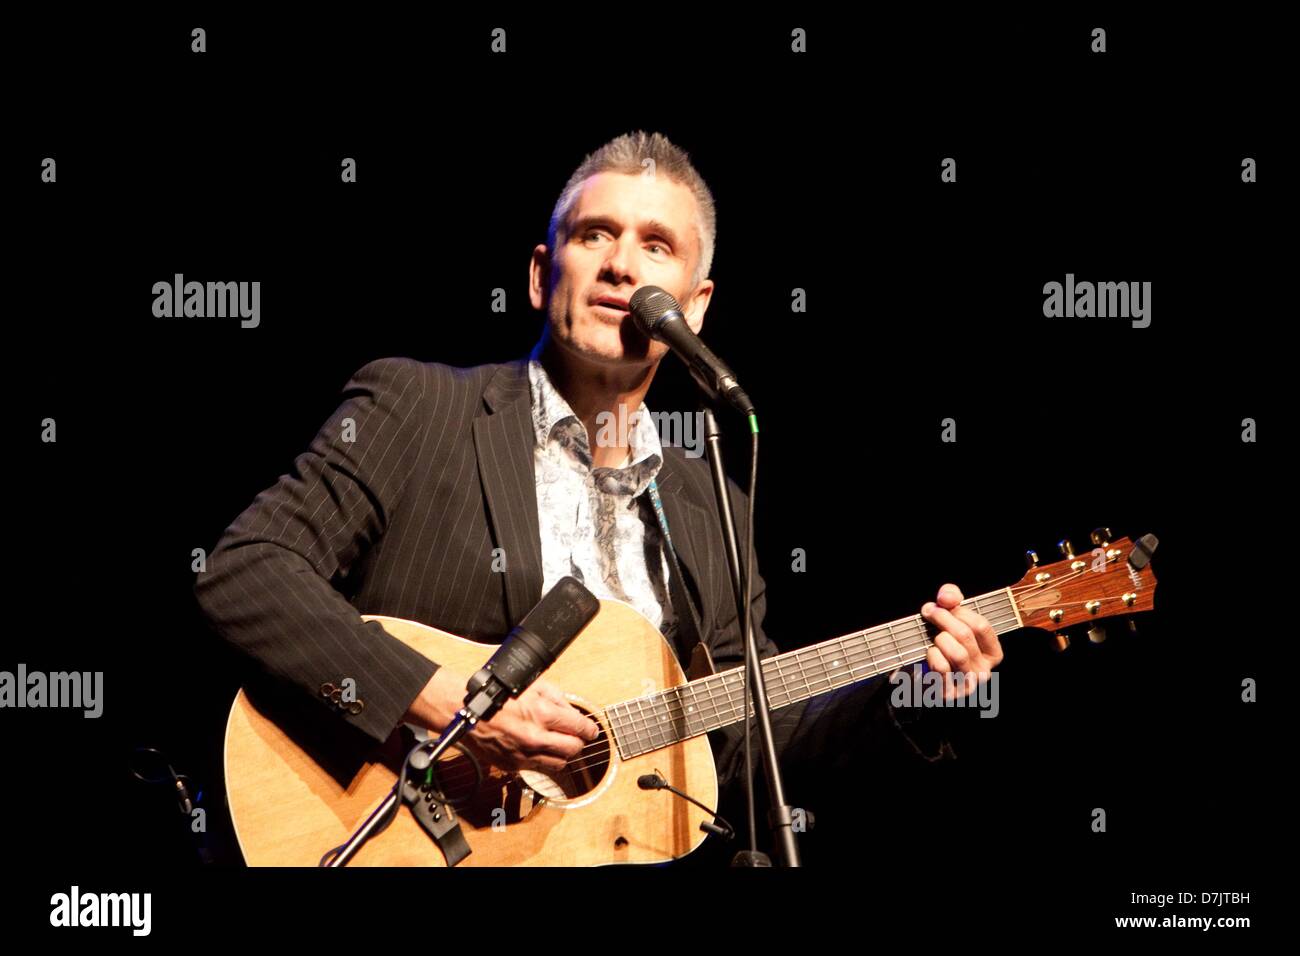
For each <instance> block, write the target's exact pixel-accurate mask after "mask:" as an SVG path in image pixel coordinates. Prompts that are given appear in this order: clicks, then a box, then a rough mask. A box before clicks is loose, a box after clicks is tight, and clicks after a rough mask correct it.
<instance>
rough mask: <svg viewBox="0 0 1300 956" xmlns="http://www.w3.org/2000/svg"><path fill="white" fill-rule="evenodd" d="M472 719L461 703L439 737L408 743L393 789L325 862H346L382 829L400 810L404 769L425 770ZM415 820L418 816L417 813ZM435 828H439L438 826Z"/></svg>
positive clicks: (475, 720)
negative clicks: (413, 744)
mask: <svg viewBox="0 0 1300 956" xmlns="http://www.w3.org/2000/svg"><path fill="white" fill-rule="evenodd" d="M476 723H478V717H476V716H475V715H474V714H473V713H471V712H470V710H469V709H468V708H467V707H462V708H461V709H460V710H459V711H458V712H457V713H456V716H455V717H454V718H452V721H451V723H450V724H448V725H447V729H446V730H444V731H443V732H442V736H441V737H439V738H438V739H437V740H436V741H430V740H422V741H420V742H419V743H417V744H416V745H415V746H414V747H412V748H411V750H410V752H409V753H408V754H407V755H406V760H405V761H403V764H402V771H401V772H400V773H399V774H398V776H397V782H396V783H395V784H393V789H392V790H390V791H389V793H388V796H387V797H385V798H384V801H383V803H381V804H380V805H379V806H378V807H376V808H375V810H374V812H373V813H371V814H370V816H368V817H367V818H366V820H365V822H364V823H362V824H361V826H360V827H358V828H357V831H356V832H355V833H353V834H352V836H350V837H348V841H347V842H346V843H344V844H342V845H341V846H339V847H338V848H337V850H336V852H335V853H334V855H333V856H332V857H331V858H330V861H329V862H328V863H326V864H325V866H327V867H341V866H346V865H347V863H348V861H349V860H350V859H352V857H353V855H354V854H355V853H356V852H357V851H358V850H359V849H361V847H362V846H363V845H364V844H365V843H366V841H367V840H369V839H370V838H371V837H372V836H375V835H376V834H378V833H382V832H383V831H384V830H386V829H387V828H388V824H389V823H390V822H391V817H392V815H393V814H394V813H398V812H400V811H401V806H400V804H401V803H402V802H403V799H404V795H403V794H402V792H401V790H402V786H403V781H404V780H405V778H406V771H407V769H408V768H409V769H411V770H415V771H417V772H421V771H425V770H428V769H429V767H431V766H432V765H433V763H434V761H436V760H437V759H438V758H439V757H441V756H442V755H443V754H444V753H445V752H446V750H447V748H448V747H450V746H452V745H453V744H455V743H456V742H457V741H458V740H460V738H461V737H464V736H465V734H466V733H468V732H469V731H470V730H471V729H472V728H473V727H474V725H475V724H476ZM430 748H432V750H430ZM444 809H445V811H446V813H447V819H448V823H449V824H450V823H451V822H452V821H454V820H455V816H454V815H453V814H452V812H451V805H450V804H446V805H444ZM417 820H420V817H419V816H418V815H417ZM420 822H421V825H424V824H425V822H426V821H424V820H420ZM437 829H442V828H441V827H439V828H437ZM439 849H442V847H441V846H439ZM449 862H450V861H449ZM453 865H454V864H453Z"/></svg>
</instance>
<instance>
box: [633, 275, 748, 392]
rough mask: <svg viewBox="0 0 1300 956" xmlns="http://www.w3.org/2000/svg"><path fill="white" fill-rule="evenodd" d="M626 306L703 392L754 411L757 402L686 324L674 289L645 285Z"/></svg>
mask: <svg viewBox="0 0 1300 956" xmlns="http://www.w3.org/2000/svg"><path fill="white" fill-rule="evenodd" d="M627 307H628V312H629V313H631V315H632V321H634V322H635V323H636V326H637V328H638V329H640V330H641V331H642V332H643V333H644V334H645V335H646V337H647V338H652V339H654V340H655V341H656V342H664V343H665V344H667V346H668V347H669V348H670V349H672V350H673V352H675V353H676V354H677V357H678V358H680V359H681V360H682V361H683V362H685V363H686V367H687V368H688V369H690V372H691V377H692V378H694V379H695V381H696V383H697V384H698V385H699V386H700V388H701V389H703V390H704V394H706V395H707V396H709V398H710V399H713V400H717V398H718V397H719V396H721V397H722V398H725V399H726V400H727V401H728V402H729V403H730V404H731V405H733V406H734V407H735V408H737V409H739V410H740V412H741V413H742V414H744V415H752V414H754V403H753V402H751V401H750V400H749V396H748V395H746V394H745V392H744V389H742V388H741V387H740V385H739V384H738V383H737V382H736V376H735V375H734V374H733V373H732V371H731V369H729V368H727V366H726V365H724V364H723V363H722V360H721V359H720V358H718V357H717V356H716V355H714V354H713V352H712V351H710V350H709V347H708V346H707V345H705V344H704V342H703V341H702V340H701V339H700V337H699V336H698V335H696V334H695V333H694V332H693V331H692V330H691V327H690V326H689V325H687V324H686V316H684V315H682V309H681V306H680V305H678V304H677V300H676V299H674V298H673V297H672V295H671V293H668V292H665V291H664V290H663V289H661V288H659V287H658V286H657V285H646V286H642V287H641V288H639V289H637V290H636V292H634V293H632V298H631V299H630V300H629V301H628V304H627Z"/></svg>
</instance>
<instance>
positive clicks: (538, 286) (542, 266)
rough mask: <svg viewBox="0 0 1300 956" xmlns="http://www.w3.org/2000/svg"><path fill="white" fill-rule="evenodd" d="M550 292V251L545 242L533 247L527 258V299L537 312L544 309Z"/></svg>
mask: <svg viewBox="0 0 1300 956" xmlns="http://www.w3.org/2000/svg"><path fill="white" fill-rule="evenodd" d="M550 294H551V251H550V250H549V249H547V248H546V245H545V243H541V244H538V245H537V246H534V247H533V254H532V256H531V257H530V258H529V260H528V301H529V302H531V303H532V304H533V308H534V309H536V310H537V311H539V312H543V311H545V310H546V299H547V297H548V296H549V295H550Z"/></svg>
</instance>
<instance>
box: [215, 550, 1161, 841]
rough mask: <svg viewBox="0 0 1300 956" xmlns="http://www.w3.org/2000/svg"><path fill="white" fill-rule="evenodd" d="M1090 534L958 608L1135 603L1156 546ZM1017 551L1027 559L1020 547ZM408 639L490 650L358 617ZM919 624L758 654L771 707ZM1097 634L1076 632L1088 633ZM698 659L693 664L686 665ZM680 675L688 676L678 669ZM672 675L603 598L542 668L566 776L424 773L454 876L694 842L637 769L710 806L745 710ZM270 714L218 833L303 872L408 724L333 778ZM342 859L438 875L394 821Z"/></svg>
mask: <svg viewBox="0 0 1300 956" xmlns="http://www.w3.org/2000/svg"><path fill="white" fill-rule="evenodd" d="M1109 538H1110V535H1109V532H1108V531H1105V530H1104V529H1099V530H1098V531H1096V532H1094V533H1093V543H1094V545H1096V546H1095V547H1094V548H1093V550H1092V551H1091V553H1084V554H1080V555H1078V556H1076V555H1074V553H1073V550H1072V549H1071V548H1070V547H1069V545H1068V543H1066V542H1062V551H1063V553H1064V554H1065V555H1066V556H1065V557H1064V558H1063V559H1062V560H1060V561H1057V562H1055V563H1052V564H1047V565H1043V566H1038V564H1037V557H1036V556H1033V559H1032V560H1033V562H1034V564H1033V566H1031V567H1030V569H1029V571H1028V572H1027V573H1026V574H1025V576H1024V577H1023V578H1022V579H1021V580H1020V581H1019V582H1018V583H1016V584H1014V585H1012V586H1010V587H1007V588H1003V589H1002V590H999V591H991V592H989V593H987V594H981V595H978V596H976V597H971V598H967V599H966V600H965V601H964V602H963V603H964V604H965V605H967V606H969V607H970V608H972V609H973V610H975V611H977V612H978V613H979V614H982V615H983V616H984V617H985V618H987V619H988V620H989V622H990V623H992V625H993V627H994V629H995V630H996V631H997V632H998V634H1000V635H1001V634H1005V633H1007V632H1009V631H1014V630H1019V629H1020V628H1041V629H1043V630H1046V631H1050V632H1052V633H1053V634H1054V635H1055V636H1056V640H1057V646H1058V647H1059V648H1061V649H1063V648H1064V646H1065V644H1066V643H1068V638H1067V637H1066V636H1065V635H1064V633H1063V632H1064V631H1065V629H1067V628H1070V627H1074V626H1076V625H1094V624H1095V623H1096V622H1100V621H1102V620H1103V619H1106V618H1114V617H1121V616H1127V615H1131V614H1134V613H1137V612H1141V611H1148V610H1150V609H1151V608H1152V601H1153V598H1154V594H1155V588H1156V579H1155V574H1154V572H1153V570H1152V567H1151V561H1150V558H1151V554H1152V552H1153V551H1154V550H1155V545H1156V538H1155V536H1154V535H1146V536H1145V537H1144V538H1142V539H1140V540H1139V541H1138V542H1133V541H1131V540H1130V539H1128V538H1120V539H1118V540H1116V541H1113V542H1112V541H1110V540H1109ZM1031 554H1032V553H1031ZM364 618H365V620H371V621H378V622H379V624H380V625H381V626H382V627H383V628H384V630H385V631H387V632H388V633H389V634H391V635H392V636H393V637H395V638H396V639H397V640H399V641H402V642H403V643H404V644H406V645H408V646H409V647H412V648H414V649H415V650H417V651H419V652H420V653H421V654H423V655H425V656H426V657H428V658H430V659H431V660H435V661H438V662H440V663H442V664H445V665H446V666H449V667H452V668H453V669H455V670H456V671H459V672H461V673H465V674H471V673H474V672H475V671H477V670H478V669H479V668H480V667H482V666H483V664H484V663H485V662H486V661H487V659H488V658H489V657H490V656H491V655H492V652H493V651H494V650H495V649H496V646H495V645H490V644H481V643H477V642H474V641H468V640H465V639H463V638H460V637H456V636H455V635H452V634H448V633H445V632H443V631H440V630H437V629H436V628H432V627H428V626H426V625H423V624H418V623H415V622H413V621H405V620H401V619H398V618H392V617H384V616H379V615H365V616H364ZM934 633H935V631H934V629H933V628H932V627H931V626H930V625H929V624H928V623H927V622H926V621H925V620H924V619H923V618H921V617H920V616H919V615H916V616H914V617H908V618H903V619H901V620H897V621H890V622H888V623H886V624H881V625H878V626H876V627H872V628H868V629H867V630H865V631H858V632H856V633H853V634H846V635H844V636H843V637H837V638H834V639H832V640H829V641H824V642H822V643H820V644H814V645H811V646H809V647H804V648H801V649H799V650H795V651H790V652H788V653H785V654H779V655H776V656H773V657H769V658H767V659H765V660H764V661H763V662H762V667H763V674H764V677H765V679H766V682H767V688H768V697H769V700H770V702H771V705H772V707H773V708H780V707H785V706H787V705H789V704H793V703H795V702H797V701H801V700H804V699H806V698H809V697H814V696H816V695H819V694H824V693H827V692H829V691H832V690H835V689H836V688H839V687H843V686H845V685H847V684H851V683H855V682H858V681H863V680H867V679H869V678H872V677H876V676H878V675H882V674H889V673H890V672H892V671H894V670H896V669H897V668H900V667H903V666H906V665H909V664H912V663H914V662H917V661H921V660H923V659H924V658H925V654H926V649H927V648H928V647H929V645H930V642H931V640H932V638H933V636H934ZM1095 635H1096V632H1095V631H1094V632H1093V636H1094V639H1096V638H1095ZM697 658H698V655H697ZM693 670H694V668H693ZM707 670H709V669H706V672H705V673H703V674H702V675H701V676H696V677H695V678H694V679H687V677H686V674H685V673H684V672H683V670H682V668H681V666H680V664H679V663H678V661H677V657H676V655H675V653H674V651H673V649H672V647H670V646H669V644H668V642H667V641H666V640H665V639H664V637H663V635H661V634H660V633H659V631H658V629H657V628H655V627H654V625H652V624H651V623H650V622H649V621H648V620H646V619H645V618H644V617H642V616H641V615H640V614H638V613H637V612H636V611H635V610H633V609H632V608H631V607H629V606H628V605H626V604H623V603H621V602H619V601H608V600H607V601H602V602H601V607H600V611H599V613H598V614H597V615H596V617H595V618H594V619H593V620H592V621H591V622H590V623H589V624H588V625H587V626H586V627H585V628H584V629H583V630H582V632H581V633H580V634H579V635H578V637H577V638H576V639H575V640H574V642H573V643H572V644H571V645H570V646H569V647H568V649H567V650H565V651H564V653H563V654H561V655H560V657H559V658H558V659H557V660H556V662H555V664H554V665H552V667H551V668H550V669H549V670H548V671H547V672H546V675H545V676H546V679H547V680H550V681H553V682H554V683H556V684H558V685H559V686H560V687H562V688H564V689H565V691H566V692H567V693H568V694H569V698H570V700H571V701H572V703H573V705H574V706H575V707H577V708H578V709H579V710H580V711H582V712H583V713H585V714H586V715H587V716H588V717H590V718H591V719H592V720H594V721H595V722H596V723H597V724H598V725H599V727H600V729H601V734H600V737H599V739H598V740H596V741H595V742H593V743H591V744H589V745H588V746H587V747H586V748H585V749H584V750H583V751H582V753H581V754H580V755H579V756H578V757H576V758H574V759H573V760H571V761H569V764H568V766H567V767H566V769H565V772H563V773H558V774H543V773H539V772H534V771H520V772H516V773H510V772H506V771H502V770H500V769H497V768H495V767H493V766H491V765H488V764H480V763H479V762H478V761H476V760H474V759H473V758H472V757H471V756H469V755H467V754H465V753H464V752H462V751H459V750H452V751H450V752H448V754H447V755H446V756H445V757H444V758H443V759H442V760H441V761H439V762H438V764H437V765H436V773H437V777H436V779H437V781H438V784H439V786H440V787H441V791H442V793H443V794H444V795H445V796H446V797H447V798H448V800H449V801H450V802H451V804H452V806H453V807H454V808H455V810H456V815H457V817H458V819H459V823H460V825H461V827H462V832H463V834H464V836H465V839H466V841H467V842H468V844H469V846H470V851H471V852H470V854H469V856H468V857H466V858H465V859H464V861H463V862H461V863H460V864H459V865H461V866H589V865H601V864H611V863H659V862H664V861H668V860H672V859H675V858H677V857H681V856H684V855H686V854H688V853H690V852H692V851H693V850H695V849H696V848H697V847H698V846H699V845H700V844H701V843H702V842H703V841H704V838H705V836H706V834H705V833H704V832H703V831H702V830H701V829H700V824H701V823H702V822H705V821H707V820H709V819H710V818H709V816H708V814H706V813H705V812H704V811H703V810H701V809H699V808H697V807H695V806H693V805H692V804H690V803H688V802H687V801H685V800H682V799H680V798H678V797H676V796H673V795H671V794H669V793H665V792H660V791H657V790H643V789H641V788H640V787H639V786H638V784H637V778H638V777H639V776H641V775H642V774H650V773H655V772H658V773H659V774H660V775H661V776H662V777H663V778H665V779H666V780H667V782H668V783H670V784H672V785H673V786H675V787H677V788H678V789H680V790H682V791H684V792H686V793H688V794H690V795H691V796H692V797H694V798H695V799H697V800H699V801H700V802H702V803H704V804H706V805H707V806H711V807H712V806H716V805H717V799H718V779H717V774H716V771H715V769H714V762H713V752H712V749H711V748H710V745H709V742H708V738H707V736H706V734H707V733H708V732H709V731H711V730H715V729H718V728H721V727H726V726H728V725H730V724H734V723H738V722H740V720H741V719H742V715H744V714H748V715H751V716H752V714H753V709H752V707H745V706H744V698H743V694H742V690H743V668H741V667H736V668H733V669H730V670H726V671H722V672H719V673H708V672H707ZM287 726H288V725H287V724H285V723H283V722H281V721H278V719H277V717H276V711H275V708H274V707H271V706H268V705H266V704H265V703H264V702H259V701H258V700H256V699H255V695H254V694H252V693H250V690H249V688H247V687H246V688H244V689H242V690H241V691H240V692H239V694H238V695H237V696H236V698H235V702H234V705H233V706H232V707H231V710H230V716H229V721H228V723H227V727H226V738H225V776H226V790H227V797H228V802H229V806H230V812H231V816H232V818H233V820H234V825H235V831H236V835H237V838H238V841H239V845H240V848H241V850H242V851H243V854H244V859H245V861H246V862H247V863H248V864H249V865H250V866H316V865H318V864H319V862H320V861H321V859H322V857H323V856H324V855H325V854H326V853H327V852H328V851H329V850H331V848H334V847H337V846H339V845H340V844H343V843H344V842H345V841H346V840H347V839H348V837H349V836H350V835H351V834H352V833H353V832H354V831H355V830H356V829H357V827H358V826H360V825H361V823H362V822H363V821H365V820H366V818H367V817H368V816H369V815H370V813H371V811H372V810H374V809H375V808H376V807H377V806H378V805H379V803H380V802H381V801H382V800H383V798H384V797H385V796H386V795H387V794H388V792H389V791H390V790H391V789H392V787H393V784H394V783H395V781H396V779H397V773H398V772H399V770H400V767H401V763H402V760H403V759H404V757H405V755H406V752H407V750H408V749H409V746H410V745H411V740H410V729H409V728H406V725H402V726H400V727H398V728H397V729H396V730H394V732H393V734H392V736H390V737H389V739H388V741H387V742H386V743H385V744H384V746H382V747H379V748H376V749H375V751H374V752H373V753H370V754H367V755H365V756H364V758H363V759H361V760H360V761H358V762H357V765H356V766H351V767H348V769H347V770H345V771H343V773H342V776H340V770H339V768H338V766H335V765H334V763H336V762H331V760H330V755H329V754H327V753H323V752H321V751H320V750H319V749H316V748H314V747H313V745H312V744H311V743H310V742H308V740H307V738H308V737H310V735H304V734H302V733H301V732H299V731H298V730H294V731H291V730H289V729H286V728H287ZM349 865H351V866H445V865H446V861H445V859H444V857H443V855H442V852H441V851H440V850H439V848H438V846H437V845H436V844H435V843H434V842H433V841H432V840H431V839H430V838H429V837H428V836H427V835H426V833H425V832H424V830H422V829H421V828H420V826H419V824H418V823H417V822H416V821H415V819H414V818H413V817H412V815H411V813H410V811H409V810H408V809H407V808H405V807H402V808H400V809H399V811H398V813H397V815H396V817H395V818H394V819H393V822H392V824H391V825H390V826H389V827H388V828H387V829H386V830H384V831H383V832H382V833H381V834H379V835H377V836H376V837H374V838H373V839H371V840H370V841H369V842H368V843H367V844H366V845H365V846H363V847H362V848H361V849H360V851H359V852H357V854H356V855H355V856H354V857H353V858H352V860H351V861H350V863H349Z"/></svg>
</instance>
